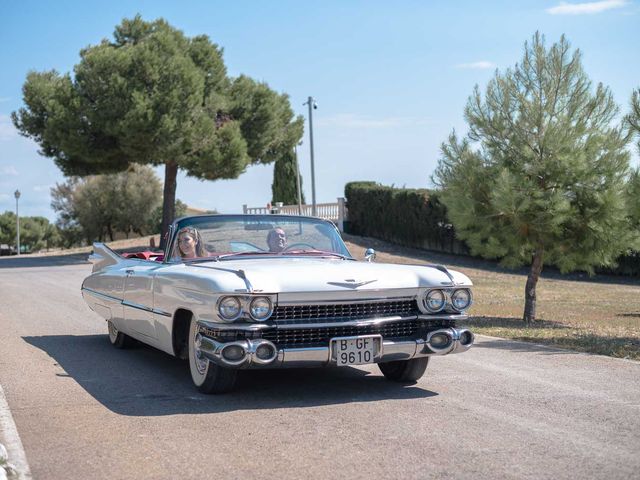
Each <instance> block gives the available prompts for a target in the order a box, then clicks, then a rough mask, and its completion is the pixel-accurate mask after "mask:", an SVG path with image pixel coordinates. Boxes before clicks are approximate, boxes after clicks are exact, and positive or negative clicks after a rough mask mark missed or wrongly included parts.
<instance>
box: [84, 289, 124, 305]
mask: <svg viewBox="0 0 640 480" xmlns="http://www.w3.org/2000/svg"><path fill="white" fill-rule="evenodd" d="M80 290H81V291H82V292H86V293H88V294H90V295H93V296H94V297H97V298H102V299H104V300H112V301H116V302H118V303H122V299H121V298H118V297H113V296H111V295H107V294H106V293H100V292H96V291H95V290H91V289H90V288H87V287H82V288H81V289H80Z"/></svg>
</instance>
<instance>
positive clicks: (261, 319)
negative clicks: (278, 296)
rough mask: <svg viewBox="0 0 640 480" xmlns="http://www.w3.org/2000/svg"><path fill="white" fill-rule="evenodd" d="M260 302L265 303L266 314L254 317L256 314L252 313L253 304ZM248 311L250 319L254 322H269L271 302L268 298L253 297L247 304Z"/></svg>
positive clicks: (271, 308)
mask: <svg viewBox="0 0 640 480" xmlns="http://www.w3.org/2000/svg"><path fill="white" fill-rule="evenodd" d="M261 301H265V302H266V303H267V305H268V307H267V312H266V314H265V315H263V316H259V315H256V313H255V312H254V309H255V308H256V307H255V305H254V304H255V303H257V302H261ZM248 311H249V315H250V316H251V318H252V319H253V320H255V321H256V322H266V321H267V320H269V318H270V317H271V315H272V314H273V302H272V301H271V299H270V298H269V297H264V296H259V297H254V298H252V299H251V302H250V303H249V308H248Z"/></svg>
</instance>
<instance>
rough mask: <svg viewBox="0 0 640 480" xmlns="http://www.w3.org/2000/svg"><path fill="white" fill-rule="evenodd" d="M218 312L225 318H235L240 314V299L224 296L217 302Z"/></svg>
mask: <svg viewBox="0 0 640 480" xmlns="http://www.w3.org/2000/svg"><path fill="white" fill-rule="evenodd" d="M218 313H219V314H220V316H221V317H222V318H223V319H225V320H235V319H236V318H238V315H240V300H238V299H237V298H236V297H224V298H222V299H221V300H220V303H218Z"/></svg>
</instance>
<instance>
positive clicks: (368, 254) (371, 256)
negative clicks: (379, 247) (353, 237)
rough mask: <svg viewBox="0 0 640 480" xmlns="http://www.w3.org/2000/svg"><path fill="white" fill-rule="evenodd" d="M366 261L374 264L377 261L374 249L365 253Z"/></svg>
mask: <svg viewBox="0 0 640 480" xmlns="http://www.w3.org/2000/svg"><path fill="white" fill-rule="evenodd" d="M364 259H365V260H366V261H367V262H372V261H374V260H375V259H376V251H375V250H374V249H373V248H367V250H366V251H365V252H364Z"/></svg>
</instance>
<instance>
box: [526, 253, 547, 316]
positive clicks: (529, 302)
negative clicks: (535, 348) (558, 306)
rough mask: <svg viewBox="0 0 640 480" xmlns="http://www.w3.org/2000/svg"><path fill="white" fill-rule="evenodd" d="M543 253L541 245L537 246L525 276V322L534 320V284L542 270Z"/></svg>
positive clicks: (536, 282)
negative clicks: (527, 273)
mask: <svg viewBox="0 0 640 480" xmlns="http://www.w3.org/2000/svg"><path fill="white" fill-rule="evenodd" d="M543 255H544V249H543V248H542V247H538V248H537V249H536V251H535V253H534V254H533V261H532V262H531V270H530V271H529V276H528V277H527V284H526V286H525V287H524V315H523V317H522V319H523V320H524V323H526V324H530V323H532V322H535V321H536V285H537V284H538V279H539V278H540V272H542V257H543Z"/></svg>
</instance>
